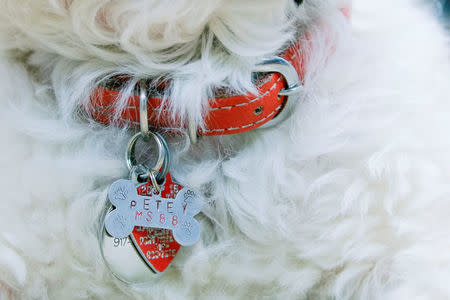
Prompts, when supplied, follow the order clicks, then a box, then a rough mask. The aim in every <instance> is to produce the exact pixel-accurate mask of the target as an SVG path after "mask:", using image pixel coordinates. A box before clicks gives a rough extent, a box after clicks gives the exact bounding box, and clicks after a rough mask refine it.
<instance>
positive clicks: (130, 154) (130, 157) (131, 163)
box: [125, 131, 166, 174]
mask: <svg viewBox="0 0 450 300" xmlns="http://www.w3.org/2000/svg"><path fill="white" fill-rule="evenodd" d="M148 137H152V138H153V139H154V140H155V141H156V144H157V145H158V159H157V160H156V164H155V166H154V167H153V168H149V171H150V172H153V173H154V174H157V173H158V172H159V170H160V169H161V167H162V166H163V164H164V160H165V159H164V158H165V156H166V150H165V148H166V147H165V146H164V144H163V142H162V140H161V138H160V137H159V136H158V135H156V134H154V133H153V132H151V131H149V132H148ZM139 138H142V139H143V140H144V141H146V138H145V135H144V134H143V133H142V132H138V133H136V134H135V135H134V136H133V137H132V138H131V139H130V141H129V142H128V146H127V151H126V152H125V160H126V162H127V167H128V170H130V171H131V170H132V169H133V168H134V167H135V166H136V165H138V163H137V161H136V157H135V155H134V152H135V151H134V150H135V147H136V142H137V141H138V140H139Z"/></svg>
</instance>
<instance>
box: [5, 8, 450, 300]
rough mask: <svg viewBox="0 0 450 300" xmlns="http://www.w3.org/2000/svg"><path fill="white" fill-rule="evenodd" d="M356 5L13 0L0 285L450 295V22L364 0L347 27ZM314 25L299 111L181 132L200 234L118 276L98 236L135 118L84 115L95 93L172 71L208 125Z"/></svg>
mask: <svg viewBox="0 0 450 300" xmlns="http://www.w3.org/2000/svg"><path fill="white" fill-rule="evenodd" d="M345 4H346V3H345V1H337V0H329V1H325V0H323V1H317V0H316V1H314V0H310V1H308V0H306V1H304V3H303V4H302V5H300V7H299V8H297V7H296V5H295V4H294V3H293V1H291V0H258V1H256V0H195V1H194V0H177V1H169V0H159V1H156V0H155V1H153V0H147V1H144V0H129V1H120V0H73V1H72V0H28V1H19V0H1V1H0V49H1V54H0V78H1V80H0V107H1V109H0V140H1V143H2V147H1V152H0V154H1V155H0V191H1V193H0V299H16V298H17V299H85V298H88V299H124V298H135V299H144V298H145V299H185V298H187V299H223V298H240V299H249V298H250V299H265V298H268V299H274V298H279V299H449V298H450V63H449V56H450V54H449V39H448V37H449V35H448V33H447V32H445V30H444V29H443V27H442V26H441V25H440V24H439V23H438V20H437V18H436V17H435V16H433V14H432V11H431V8H430V6H431V5H430V4H429V3H423V2H420V1H415V0H395V1H390V0H379V1H368V0H359V1H358V0H356V1H355V2H354V3H353V16H352V21H351V22H350V23H349V22H347V21H346V19H345V18H344V17H343V16H342V14H341V13H340V12H339V11H338V8H339V7H342V6H343V5H345ZM317 24H328V26H330V28H332V29H330V30H329V31H328V32H326V33H324V32H323V31H321V30H319V28H320V27H318V26H317ZM306 30H309V31H310V32H311V33H312V35H311V36H312V43H313V44H314V47H313V49H314V51H311V53H308V57H309V60H308V64H307V74H306V78H305V87H304V92H303V93H302V94H301V95H300V96H299V99H298V100H299V105H298V107H297V109H296V111H295V113H294V114H293V116H292V117H291V118H290V119H289V120H288V121H286V122H284V123H283V124H282V125H280V126H277V127H275V128H273V129H266V130H255V131H252V132H250V133H246V134H240V135H236V136H224V137H204V138H202V139H201V140H200V142H199V143H198V144H196V145H190V144H189V139H188V138H187V137H186V135H181V136H178V137H169V136H168V139H169V143H170V147H171V149H172V151H173V154H174V164H173V168H172V173H173V174H174V176H175V177H176V178H177V179H178V181H180V182H181V183H184V184H188V185H191V186H193V187H196V188H198V189H200V190H201V191H203V192H204V194H205V196H206V197H207V200H208V201H209V202H210V203H213V204H211V205H206V206H205V209H204V211H203V215H202V216H200V218H199V219H200V221H201V224H202V228H203V232H202V236H201V240H200V241H199V242H198V243H197V244H195V245H194V246H192V247H183V248H182V249H181V250H180V252H179V253H178V256H177V258H176V259H175V261H174V262H173V264H172V265H171V267H170V268H169V269H168V270H167V271H166V273H165V274H164V275H162V276H155V277H154V279H153V280H152V281H151V282H149V283H148V284H146V285H144V286H140V287H130V286H127V285H126V284H124V283H122V282H120V281H119V280H117V279H116V278H115V277H114V276H113V275H111V274H110V273H109V271H108V270H107V269H106V268H105V265H104V263H103V260H102V258H101V255H100V250H99V246H98V242H97V232H98V230H99V228H100V226H101V224H100V220H99V216H100V214H101V213H102V210H103V208H104V204H105V201H106V198H105V195H106V191H107V188H108V185H109V184H111V183H112V182H113V181H114V180H116V179H118V178H124V177H126V176H127V174H128V171H127V169H126V166H125V162H124V159H123V152H124V149H125V146H126V143H127V139H128V138H129V137H130V135H131V134H132V131H131V130H124V129H118V128H115V127H114V126H111V127H104V126H101V125H98V124H95V123H94V122H90V121H89V120H86V118H84V117H83V115H82V114H80V111H82V110H81V109H80V107H82V106H84V107H85V108H88V107H87V102H88V101H87V100H88V99H89V95H90V93H91V92H92V89H93V88H94V87H95V86H96V85H97V84H98V83H99V82H101V81H103V80H106V79H108V78H110V77H111V76H114V75H115V74H128V75H130V77H131V78H132V80H131V83H130V85H129V86H127V87H125V89H124V91H123V93H124V95H127V93H128V94H129V93H130V91H131V89H132V88H133V85H134V83H136V82H137V81H138V80H139V79H140V78H148V77H152V78H156V77H162V78H164V79H170V80H171V85H170V88H169V89H168V90H167V91H166V93H167V96H169V97H170V98H171V99H172V100H173V102H172V105H173V107H174V108H175V110H176V113H177V114H179V115H181V116H183V117H187V116H190V117H193V118H194V119H195V120H197V122H198V123H199V125H200V126H201V125H202V124H201V120H202V118H201V115H202V109H204V108H205V105H206V104H207V99H208V97H209V96H211V95H212V93H213V91H214V89H215V88H217V87H225V88H228V89H230V90H239V91H245V90H252V89H253V86H252V82H251V76H250V74H251V69H252V66H253V65H254V64H255V63H257V62H258V61H260V60H261V59H262V58H263V57H264V56H267V55H272V54H276V53H279V51H280V50H281V49H283V47H285V45H286V43H287V42H289V41H291V40H294V39H295V37H294V36H295V33H296V32H297V31H298V32H299V33H300V34H304V33H305V32H306ZM330 40H333V41H335V42H333V43H332V44H334V45H335V46H336V50H335V51H334V54H333V55H332V56H331V57H330V58H329V59H328V60H327V59H326V57H327V56H328V55H329V53H330V49H329V47H330V43H329V42H327V41H330ZM125 98H126V97H124V99H125ZM124 99H122V100H121V101H118V104H117V105H118V106H119V107H120V106H121V105H123V103H124V101H123V100H124Z"/></svg>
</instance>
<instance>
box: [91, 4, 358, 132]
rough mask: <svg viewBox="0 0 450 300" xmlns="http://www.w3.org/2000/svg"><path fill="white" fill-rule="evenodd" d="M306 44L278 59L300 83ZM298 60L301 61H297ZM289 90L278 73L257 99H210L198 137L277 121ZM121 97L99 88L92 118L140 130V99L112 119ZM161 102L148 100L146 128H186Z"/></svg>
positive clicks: (347, 12) (347, 11)
mask: <svg viewBox="0 0 450 300" xmlns="http://www.w3.org/2000/svg"><path fill="white" fill-rule="evenodd" d="M341 11H342V12H343V14H344V15H345V16H346V17H349V16H350V8H346V9H341ZM308 43H309V41H308V37H307V36H306V38H305V39H304V40H302V41H300V42H298V43H296V44H293V45H292V46H290V47H289V48H288V49H287V50H286V51H285V52H284V53H283V54H282V55H281V56H282V57H283V58H284V59H286V60H287V61H288V62H290V63H291V65H292V66H293V67H294V68H295V70H296V71H297V73H298V76H299V78H300V81H303V76H304V74H305V70H304V57H303V55H304V54H305V53H306V51H304V50H303V49H304V48H305V46H307V44H308ZM299 56H300V57H299ZM286 88H288V86H287V83H286V81H285V80H284V77H283V76H282V75H281V74H280V73H271V74H270V75H268V76H267V77H265V78H264V80H262V83H261V84H260V85H259V86H258V87H257V89H258V91H259V95H255V94H252V93H248V94H243V95H235V96H229V97H217V98H214V99H210V101H209V108H208V110H207V112H206V115H205V118H204V124H205V128H204V129H198V130H197V134H198V135H199V136H209V135H223V134H234V133H241V132H246V131H250V130H253V129H256V128H258V127H261V126H262V125H264V124H266V123H268V122H269V121H270V120H272V119H274V118H276V117H277V116H278V115H279V113H280V112H281V111H282V110H283V108H284V107H285V104H286V99H287V98H288V97H287V96H281V97H280V96H279V92H280V91H281V90H283V89H286ZM119 97H120V91H118V90H114V89H111V88H106V87H98V88H96V89H95V90H94V93H93V94H92V96H91V98H90V103H91V106H92V108H93V109H92V112H91V117H92V118H93V119H94V120H96V121H97V122H101V123H104V124H111V123H113V122H115V123H119V125H122V126H132V127H136V126H139V96H138V95H134V96H131V97H130V98H129V100H128V103H127V106H126V108H125V109H124V110H123V111H122V112H121V114H120V117H119V118H118V119H117V118H116V119H114V118H113V116H114V103H115V101H116V100H117V99H118V98H119ZM162 103H163V101H162V98H158V97H150V98H148V102H147V107H148V121H149V126H150V127H153V128H156V129H165V130H171V129H174V128H184V127H187V125H186V124H180V122H176V121H175V122H174V121H173V119H172V118H171V116H170V108H169V106H168V105H167V103H166V104H163V105H162Z"/></svg>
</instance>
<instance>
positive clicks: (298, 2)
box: [294, 0, 303, 5]
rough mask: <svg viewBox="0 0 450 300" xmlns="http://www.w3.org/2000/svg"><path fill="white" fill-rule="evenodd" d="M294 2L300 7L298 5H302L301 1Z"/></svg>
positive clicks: (295, 0)
mask: <svg viewBox="0 0 450 300" xmlns="http://www.w3.org/2000/svg"><path fill="white" fill-rule="evenodd" d="M294 2H295V3H296V4H297V5H300V4H302V3H303V0H294Z"/></svg>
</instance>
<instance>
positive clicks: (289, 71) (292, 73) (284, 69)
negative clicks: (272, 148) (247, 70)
mask: <svg viewBox="0 0 450 300" xmlns="http://www.w3.org/2000/svg"><path fill="white" fill-rule="evenodd" d="M253 72H276V73H280V74H281V75H282V76H283V77H284V79H285V80H286V82H287V85H288V86H287V88H285V89H282V90H281V91H280V92H279V93H278V96H287V99H286V103H285V106H284V108H283V110H282V111H281V112H280V113H279V114H278V115H277V116H276V117H275V118H273V119H272V120H270V121H269V122H267V123H266V124H264V125H262V126H261V127H259V128H270V127H273V126H275V125H278V124H280V123H281V122H283V121H284V120H286V119H287V118H288V117H289V116H290V115H291V114H292V112H293V111H294V108H295V106H296V105H297V102H298V101H292V99H291V96H292V95H295V94H298V93H300V91H301V89H302V84H301V82H300V78H299V76H298V73H297V71H296V70H295V68H294V67H293V66H292V64H291V63H290V62H288V61H287V60H286V59H284V58H281V57H279V56H274V57H271V58H268V59H265V60H263V61H262V62H260V63H259V64H257V65H256V66H255V68H254V69H253Z"/></svg>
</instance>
